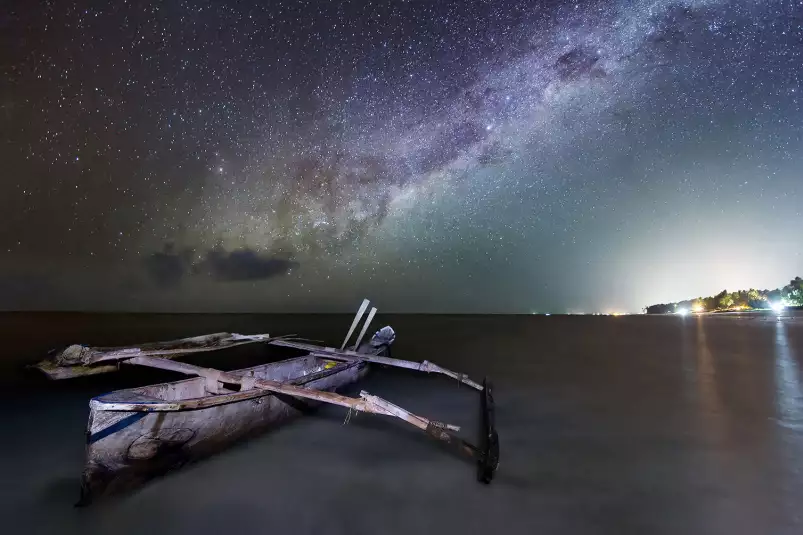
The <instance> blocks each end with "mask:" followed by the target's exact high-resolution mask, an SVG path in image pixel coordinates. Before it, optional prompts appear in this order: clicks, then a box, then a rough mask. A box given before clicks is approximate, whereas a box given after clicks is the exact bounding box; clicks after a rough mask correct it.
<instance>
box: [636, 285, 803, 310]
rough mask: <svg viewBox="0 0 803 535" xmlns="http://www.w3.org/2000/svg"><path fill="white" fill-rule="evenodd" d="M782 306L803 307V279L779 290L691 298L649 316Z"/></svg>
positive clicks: (665, 305)
mask: <svg viewBox="0 0 803 535" xmlns="http://www.w3.org/2000/svg"><path fill="white" fill-rule="evenodd" d="M777 304H781V305H783V306H786V307H803V279H801V278H800V277H795V278H794V279H793V280H792V281H791V282H790V283H789V284H787V285H786V286H784V287H783V288H777V289H775V290H756V289H755V288H750V289H749V290H737V291H735V292H728V291H727V290H722V291H721V292H719V293H718V294H717V295H712V296H709V297H698V298H696V299H687V300H685V301H678V302H676V303H661V304H658V305H650V306H648V307H646V308H645V309H644V310H645V312H646V313H647V314H674V313H676V312H681V311H687V312H722V311H727V310H755V309H769V308H772V307H773V305H776V306H777Z"/></svg>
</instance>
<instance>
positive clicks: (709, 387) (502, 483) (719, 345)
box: [0, 314, 803, 535]
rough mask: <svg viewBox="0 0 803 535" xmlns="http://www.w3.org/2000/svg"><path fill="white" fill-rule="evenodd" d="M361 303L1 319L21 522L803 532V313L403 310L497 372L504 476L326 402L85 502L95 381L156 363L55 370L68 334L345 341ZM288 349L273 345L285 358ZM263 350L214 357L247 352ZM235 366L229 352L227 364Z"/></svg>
mask: <svg viewBox="0 0 803 535" xmlns="http://www.w3.org/2000/svg"><path fill="white" fill-rule="evenodd" d="M349 320H350V318H349V317H348V316H272V315H262V316H256V315H93V314H0V334H2V336H3V340H4V345H3V349H2V350H1V351H0V356H1V357H2V358H0V371H1V372H2V373H1V374H0V386H2V394H0V401H2V402H3V407H4V410H3V411H2V423H3V443H2V446H0V447H1V448H2V451H1V452H0V473H2V474H3V477H2V479H3V484H2V485H0V493H1V494H0V515H1V516H2V518H3V519H4V521H5V523H6V526H7V527H10V528H11V531H10V532H12V533H23V532H24V533H148V532H155V531H159V532H165V533H192V534H198V533H233V532H235V533H236V532H243V531H248V532H251V533H263V532H273V533H343V534H345V533H349V534H351V533H366V534H375V533H429V532H435V531H437V532H440V533H444V532H448V533H453V532H462V533H486V534H487V533H528V534H530V533H572V534H574V533H617V534H622V533H684V534H694V533H729V534H742V533H744V534H751V535H753V534H757V533H774V534H776V533H790V534H791V533H801V532H803V519H802V518H801V512H800V504H801V503H803V371H802V370H803V316H800V315H798V316H787V317H783V318H781V319H780V320H778V319H777V318H775V317H774V316H771V315H766V316H756V315H745V316H727V317H715V316H706V317H687V318H681V317H663V316H662V317H645V316H635V317H617V318H613V317H587V316H586V317H561V316H551V317H535V316H384V317H378V318H377V319H376V320H375V323H374V325H375V326H376V327H377V328H378V327H379V326H381V325H384V324H390V325H393V327H394V328H395V329H396V331H397V334H398V339H397V343H396V345H395V346H394V356H397V357H399V358H406V359H410V360H424V359H428V360H431V361H434V362H437V363H439V364H442V365H444V366H447V367H450V368H453V369H457V370H460V371H464V372H467V373H469V374H470V375H471V376H473V377H475V378H480V379H481V378H482V376H483V375H486V374H487V375H488V376H489V377H491V378H492V379H493V380H494V383H495V384H496V398H497V425H498V430H499V434H500V440H501V453H502V460H501V465H500V468H499V472H498V474H497V478H496V480H495V481H494V483H493V484H492V485H490V486H484V485H481V484H479V483H477V482H476V481H475V470H474V468H473V466H471V465H470V464H469V463H468V462H465V461H463V460H461V459H459V458H457V457H454V456H453V455H452V454H451V453H450V452H448V451H446V450H444V449H441V448H439V447H437V445H434V444H433V443H432V442H431V441H430V440H428V439H427V438H425V437H424V436H422V435H420V434H419V433H417V432H416V431H415V430H412V429H407V428H405V427H404V426H402V425H400V424H396V423H395V422H390V421H387V420H384V419H380V418H375V417H370V416H367V415H360V416H357V417H354V418H352V419H351V421H350V422H349V423H348V424H347V425H344V417H345V411H344V410H342V409H339V408H336V407H332V408H325V409H322V410H320V411H318V412H316V413H315V414H314V415H313V416H310V417H307V418H303V419H300V420H297V421H296V422H294V423H293V424H291V425H289V426H286V427H283V428H281V429H279V430H277V431H275V432H272V433H269V434H266V435H263V436H261V437H259V438H257V439H255V440H251V441H249V442H247V443H243V444H241V445H239V446H237V447H235V448H233V449H231V450H228V451H226V452H224V453H222V454H219V455H217V456H215V457H213V458H210V459H207V460H205V461H203V462H200V463H197V464H194V465H191V466H188V467H185V468H184V469H182V470H180V471H177V472H174V473H172V474H169V475H167V476H165V477H163V478H160V479H158V480H154V481H152V482H151V483H150V484H148V485H147V486H145V487H143V488H142V489H140V490H138V491H136V492H133V493H130V494H127V495H125V496H122V497H119V498H116V499H114V500H109V501H106V502H100V503H97V504H95V505H93V506H91V507H88V508H83V509H76V508H73V507H72V505H73V503H74V502H75V500H76V499H77V496H78V484H79V477H80V473H81V468H82V463H83V445H84V427H85V424H86V417H87V412H88V407H87V403H88V400H89V398H90V397H92V396H94V395H98V394H100V393H103V392H106V391H109V390H113V389H116V388H122V387H125V386H133V385H135V384H144V383H143V382H142V381H145V382H151V381H153V380H161V379H163V378H164V377H165V376H164V375H160V374H159V372H149V371H146V372H142V373H139V374H125V375H123V374H113V375H106V376H102V377H94V378H88V379H82V380H75V381H70V382H59V383H49V382H46V381H45V380H44V379H42V378H40V377H38V376H36V375H29V374H24V373H20V372H19V370H20V365H21V364H22V363H24V362H33V361H36V360H38V358H40V357H41V356H42V355H43V354H44V353H46V351H47V350H48V349H51V348H54V347H59V346H63V345H66V344H69V343H74V342H81V343H88V344H93V345H117V344H125V343H132V342H143V341H149V340H163V339H169V338H174V337H179V336H186V335H192V334H200V333H205V332H215V331H223V330H230V331H235V332H244V333H252V332H270V333H271V334H285V333H301V334H303V335H304V336H308V337H314V338H319V339H323V340H326V341H327V342H329V343H336V342H337V341H338V340H339V338H340V337H342V335H343V333H344V332H345V330H346V329H347V327H348V323H349ZM279 356H280V355H278V354H271V355H270V358H279ZM264 358H265V353H264V351H263V350H259V349H257V350H254V351H251V350H249V351H239V350H234V351H232V352H231V353H229V354H227V356H226V357H225V358H223V357H222V356H221V355H220V354H219V355H218V356H217V357H216V358H215V359H213V360H211V361H208V363H209V364H210V365H211V364H215V365H217V366H219V367H222V368H227V369H231V368H234V367H242V366H243V365H247V364H249V363H251V362H253V361H254V360H263V359H264ZM224 361H225V362H226V365H223V364H222V362H224ZM360 388H361V389H365V390H367V391H369V392H371V393H377V394H381V395H382V396H383V397H386V398H387V399H390V400H391V401H394V402H396V403H398V404H400V405H402V406H405V407H408V408H410V409H412V410H415V411H418V412H419V413H421V414H423V415H428V416H431V417H434V418H437V419H440V420H443V421H447V422H451V423H456V424H461V425H464V426H466V427H467V431H468V436H473V435H472V433H473V432H474V428H475V425H476V418H477V411H478V399H477V397H476V393H474V392H471V391H469V390H468V389H466V388H459V387H457V386H456V384H454V383H453V382H450V381H448V380H446V379H440V378H436V377H427V376H419V375H414V374H412V373H408V372H404V371H396V370H386V369H381V370H378V371H376V372H375V373H373V374H372V375H371V376H369V378H368V379H367V380H366V381H365V382H363V383H362V384H360V385H359V387H358V388H357V390H359V389H360Z"/></svg>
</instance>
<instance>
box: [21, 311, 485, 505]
mask: <svg viewBox="0 0 803 535" xmlns="http://www.w3.org/2000/svg"><path fill="white" fill-rule="evenodd" d="M368 304H369V303H368V300H364V301H363V303H362V305H361V307H360V309H359V311H358V313H357V315H356V316H355V318H354V321H353V322H352V325H351V327H350V329H349V331H348V334H347V336H346V338H345V340H344V341H343V344H342V345H341V347H340V349H336V348H332V347H325V346H318V345H315V344H310V343H308V342H304V341H299V340H294V339H290V338H287V337H278V338H271V337H270V336H268V335H267V334H258V335H239V334H231V333H217V334H213V335H204V336H198V337H193V338H185V339H181V340H174V341H170V342H158V343H152V344H146V345H142V346H137V347H126V348H99V347H86V346H70V347H69V348H67V349H65V350H64V351H61V352H59V353H56V354H55V355H54V356H52V357H51V358H50V359H48V360H47V361H43V362H40V363H39V364H37V365H36V366H35V367H36V368H38V369H39V370H40V371H42V372H44V373H45V374H46V375H47V376H48V377H50V378H51V379H65V378H70V377H79V376H83V375H94V374H97V373H107V372H112V371H117V370H118V369H120V368H121V367H122V366H121V365H125V366H144V367H149V368H157V369H163V370H170V371H173V372H178V373H181V374H184V375H189V376H193V377H192V378H189V379H184V380H180V381H173V382H169V383H162V384H156V385H150V386H144V387H139V388H130V389H125V390H117V391H114V392H110V393H108V394H104V395H102V396H98V397H96V398H93V399H92V400H90V403H89V407H90V414H89V423H88V425H87V432H86V437H87V438H86V440H87V444H86V463H85V467H84V472H83V478H82V484H81V499H80V502H79V504H87V503H90V502H91V501H93V500H94V499H95V498H97V497H99V496H102V495H106V494H113V493H117V492H120V491H124V490H127V489H130V488H133V487H136V486H138V485H141V484H143V483H144V482H145V481H147V480H148V479H150V478H152V477H154V476H157V475H160V474H163V473H165V472H167V471H170V470H173V469H176V468H179V467H181V466H183V465H184V464H186V463H187V462H191V461H194V460H197V459H201V458H203V457H206V456H208V455H210V454H213V453H215V452H218V451H221V450H223V449H225V448H226V447H228V446H230V445H231V444H233V443H235V442H238V441H240V440H242V439H244V438H247V437H250V436H254V435H256V434H258V433H260V432H263V431H265V430H267V429H269V428H271V427H274V426H276V425H278V424H281V423H283V422H286V421H288V420H290V419H292V418H294V417H296V416H299V415H303V414H304V413H306V412H307V411H309V410H310V409H312V408H313V407H315V406H317V405H319V404H320V403H329V404H334V405H339V406H342V407H345V408H347V409H348V410H349V411H358V412H365V413H373V414H377V415H382V416H389V417H393V418H398V419H401V420H403V421H405V422H407V423H408V424H410V425H412V426H414V427H417V428H418V429H420V430H421V431H423V432H425V433H426V434H427V435H429V436H430V437H432V438H435V439H437V440H438V441H440V442H442V443H445V444H448V445H450V446H452V447H454V448H455V450H456V451H458V452H460V453H461V454H463V455H465V456H467V457H469V458H471V459H473V460H474V461H476V463H477V478H478V480H479V481H481V482H484V483H490V482H491V480H492V478H493V475H494V473H495V471H496V468H497V466H498V463H499V442H498V438H497V433H496V429H495V426H494V414H493V412H494V406H493V397H492V388H491V385H490V383H489V382H488V381H487V379H486V380H485V381H484V382H483V383H482V384H479V383H476V382H474V381H472V380H471V379H469V378H468V377H467V376H466V375H465V374H459V373H456V372H453V371H451V370H447V369H445V368H442V367H440V366H437V365H435V364H433V363H430V362H427V361H424V362H421V363H418V362H410V361H405V360H399V359H394V358H391V357H390V356H389V348H390V345H391V344H392V343H393V340H394V339H395V333H394V332H393V330H392V329H391V328H390V327H384V328H382V329H381V330H379V331H377V333H376V334H375V335H374V337H373V338H372V339H371V341H370V342H368V343H365V344H362V343H361V342H362V339H363V337H364V335H365V333H366V332H367V330H368V326H369V323H370V321H371V320H372V319H373V317H374V315H375V314H376V309H375V308H372V309H371V311H370V312H369V314H368V319H367V320H366V321H365V323H364V325H363V327H362V329H361V331H360V333H359V335H358V337H357V340H356V342H355V343H354V345H353V346H352V347H351V348H350V349H346V346H347V344H348V342H349V340H350V338H351V336H352V334H353V332H354V331H355V329H356V327H357V326H358V325H359V323H360V321H361V319H362V316H363V315H364V313H365V310H366V309H367V307H368ZM258 342H262V343H267V344H272V345H276V346H281V347H290V348H294V349H297V350H302V351H304V352H306V354H305V355H303V356H301V357H297V358H291V359H288V360H283V361H280V362H274V363H270V364H263V365H260V366H255V367H252V368H246V369H240V370H233V371H228V372H225V371H220V370H216V369H212V368H203V367H200V366H195V365H192V364H188V363H183V362H177V361H176V360H172V359H176V358H178V357H181V356H186V355H191V354H194V353H198V352H203V351H215V350H221V349H226V348H229V347H234V346H237V345H242V344H248V343H258ZM372 363H375V364H381V365H385V366H394V367H401V368H406V369H412V370H419V371H423V372H427V373H438V374H442V375H444V376H447V377H450V378H452V379H455V380H457V381H458V382H459V383H460V384H465V385H468V386H470V387H471V388H474V389H476V390H478V391H479V392H480V401H481V403H480V407H481V414H480V416H481V421H482V426H481V433H480V440H479V442H478V445H477V446H475V445H473V444H471V443H470V442H468V441H466V440H464V439H462V438H460V437H459V436H458V435H457V434H456V433H457V432H459V430H460V429H459V428H458V427H457V426H453V425H449V424H445V423H442V422H437V421H433V420H430V419H428V418H425V417H423V416H419V415H416V414H413V413H411V412H409V411H407V410H406V409H404V408H402V407H399V406H397V405H394V404H393V403H391V402H389V401H387V400H385V399H383V398H381V397H378V396H375V395H371V394H369V393H367V392H364V391H363V392H360V395H359V397H348V396H343V395H341V394H339V393H338V391H339V390H342V389H343V388H344V387H346V386H348V385H350V384H352V383H354V382H356V381H358V380H359V379H360V378H362V377H363V376H364V375H365V374H366V373H367V372H368V370H369V366H370V365H371V364H372Z"/></svg>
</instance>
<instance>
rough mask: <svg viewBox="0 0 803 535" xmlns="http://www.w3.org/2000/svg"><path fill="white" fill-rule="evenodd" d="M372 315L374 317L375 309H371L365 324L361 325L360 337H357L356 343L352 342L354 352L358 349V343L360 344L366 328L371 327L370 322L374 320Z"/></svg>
mask: <svg viewBox="0 0 803 535" xmlns="http://www.w3.org/2000/svg"><path fill="white" fill-rule="evenodd" d="M374 315H376V307H372V308H371V311H370V312H369V313H368V318H367V319H366V320H365V323H363V325H362V330H361V331H360V335H359V336H358V337H357V341H356V342H354V348H353V349H354V351H357V349H358V348H359V347H360V342H362V337H363V336H365V331H367V330H368V326H369V325H371V321H373V319H374Z"/></svg>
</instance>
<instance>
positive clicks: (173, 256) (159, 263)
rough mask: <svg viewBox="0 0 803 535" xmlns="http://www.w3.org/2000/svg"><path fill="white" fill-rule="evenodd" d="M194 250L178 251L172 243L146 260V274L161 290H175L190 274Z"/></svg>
mask: <svg viewBox="0 0 803 535" xmlns="http://www.w3.org/2000/svg"><path fill="white" fill-rule="evenodd" d="M191 256H192V250H191V249H184V250H181V251H176V250H175V246H174V245H173V244H172V243H167V244H165V246H164V248H163V249H162V251H161V252H158V253H153V254H151V255H149V256H147V257H146V258H145V272H146V273H147V274H148V276H149V277H150V279H151V280H152V281H153V282H154V283H155V284H156V285H157V286H159V287H160V288H174V287H176V286H178V285H179V284H181V280H182V279H183V278H184V276H185V275H186V274H187V273H189V270H190V262H191Z"/></svg>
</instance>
